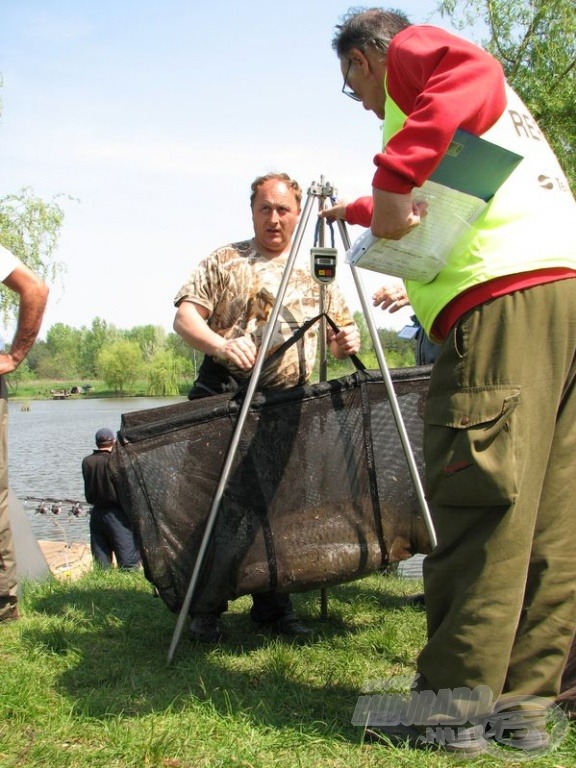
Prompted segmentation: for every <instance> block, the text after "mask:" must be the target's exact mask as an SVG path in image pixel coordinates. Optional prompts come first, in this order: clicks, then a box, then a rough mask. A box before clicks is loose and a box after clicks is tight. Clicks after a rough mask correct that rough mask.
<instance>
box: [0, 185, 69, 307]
mask: <svg viewBox="0 0 576 768" xmlns="http://www.w3.org/2000/svg"><path fill="white" fill-rule="evenodd" d="M56 200H57V199H56V198H54V199H52V200H50V201H45V200H42V199H41V198H40V197H37V196H36V195H35V194H34V193H33V191H32V190H31V189H30V188H29V187H24V188H23V189H21V190H20V191H19V192H15V193H14V194H9V195H4V196H3V197H0V245H3V246H4V247H5V248H8V250H9V251H12V253H13V254H14V255H15V256H17V257H18V258H19V259H20V261H22V262H23V263H24V264H26V266H28V267H30V269H31V270H32V271H33V272H35V273H36V274H37V275H40V277H42V279H43V280H45V281H46V282H48V283H53V282H54V281H55V280H56V278H57V276H58V275H59V274H60V273H61V272H62V271H63V269H64V268H63V265H62V264H61V263H59V262H58V261H56V260H55V258H54V252H55V250H56V246H57V244H58V237H59V235H60V229H61V227H62V221H63V219H64V211H63V210H62V208H61V207H60V205H59V204H58V203H57V202H56ZM18 304H19V297H18V295H17V294H16V293H14V292H13V291H9V290H8V289H7V288H6V286H4V285H2V284H0V315H1V317H2V319H3V320H4V321H7V320H8V319H10V318H14V317H15V315H16V314H17V312H18Z"/></svg>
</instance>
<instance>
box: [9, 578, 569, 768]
mask: <svg viewBox="0 0 576 768" xmlns="http://www.w3.org/2000/svg"><path fill="white" fill-rule="evenodd" d="M420 588H421V584H420V583H419V582H418V581H417V580H413V579H401V578H397V577H394V576H382V575H374V576H371V577H369V578H366V579H363V580H361V581H358V582H354V583H352V584H347V585H342V586H340V587H336V588H332V589H330V590H328V596H329V617H328V620H326V621H321V620H320V619H319V618H318V593H317V592H311V593H308V594H303V595H297V596H295V602H296V606H297V609H298V612H299V613H300V614H301V615H302V616H303V617H304V618H306V620H307V621H308V622H310V624H311V625H312V626H313V627H314V629H315V631H316V636H315V639H314V640H313V641H311V642H310V643H309V644H306V645H303V646H292V645H286V644H284V643H282V642H281V641H278V640H272V639H269V638H267V637H265V636H263V635H259V634H256V633H255V631H254V629H253V626H252V624H251V622H250V619H249V617H248V615H247V610H248V607H249V604H250V601H249V598H241V599H240V600H237V601H235V602H234V603H233V604H232V605H231V611H230V613H228V614H226V616H225V626H226V630H227V640H226V641H225V642H224V643H222V644H221V645H220V646H218V647H214V648H210V647H199V646H194V645H192V644H191V643H190V642H189V641H188V640H187V639H186V638H185V637H183V638H182V641H181V644H180V646H179V648H178V651H177V653H176V657H175V659H174V662H173V664H172V665H171V666H170V667H167V666H166V654H167V650H168V646H169V644H170V640H171V637H172V632H173V630H174V625H175V617H174V615H173V614H171V613H170V612H169V611H168V610H167V609H166V607H165V606H164V604H163V603H162V602H161V601H160V600H159V599H158V598H155V597H153V595H152V592H151V588H150V585H149V584H148V583H147V582H146V581H145V579H144V577H143V576H142V575H141V574H130V573H127V574H125V573H118V572H107V573H90V574H87V575H86V576H84V577H82V578H81V579H80V580H79V581H77V582H74V583H70V582H57V581H48V582H45V583H43V584H37V585H28V586H27V588H26V590H25V595H24V601H23V618H22V619H21V621H19V622H14V623H13V624H10V625H6V626H3V627H1V628H0V635H1V642H2V646H1V650H0V654H1V659H2V661H1V663H2V674H1V676H0V766H2V768H16V767H18V768H20V766H26V767H27V768H28V767H29V768H35V767H36V766H37V767H38V768H40V766H41V767H42V768H46V766H50V768H64V767H66V768H88V767H89V766H90V768H92V767H96V766H98V767H99V768H100V767H102V768H156V767H158V768H217V767H219V766H220V767H226V768H228V767H230V768H231V767H232V766H235V767H237V766H243V767H244V768H296V767H298V768H316V766H318V767H320V766H322V768H377V767H380V766H422V767H424V766H450V765H452V766H453V765H458V764H464V763H466V764H468V765H469V764H470V763H469V761H462V762H461V763H460V761H458V760H456V759H455V758H452V757H450V756H446V755H441V754H433V753H432V754H429V753H425V752H413V751H408V750H403V749H393V748H387V747H384V746H381V745H370V744H367V743H363V741H362V732H361V729H360V728H358V727H355V726H352V725H351V722H350V720H351V716H352V713H353V711H354V707H355V705H356V701H357V698H358V695H359V693H360V690H361V687H362V685H363V684H365V683H366V682H367V681H375V680H383V679H386V678H389V677H390V676H396V675H403V676H408V677H409V676H411V675H412V673H413V670H414V659H415V657H416V654H417V652H418V649H419V648H420V646H421V644H422V642H423V640H424V634H425V618H424V612H423V610H422V609H421V608H418V607H416V606H413V605H411V604H409V603H408V602H407V600H406V597H407V596H408V595H410V594H413V593H415V592H417V591H419V589H420ZM575 747H576V739H575V738H574V735H573V734H570V735H569V736H568V738H567V739H566V740H565V741H564V742H563V743H562V744H561V746H560V747H559V748H558V749H557V750H556V751H555V752H552V753H550V754H549V755H547V756H545V757H543V758H539V759H537V760H534V761H533V762H534V764H535V765H538V766H546V768H553V767H554V768H556V767H557V766H563V767H564V768H576V757H575ZM474 764H475V765H480V766H496V765H500V766H504V765H505V764H506V763H504V762H503V761H502V760H499V759H496V758H493V757H482V758H480V759H477V760H476V761H475V763H474ZM508 764H509V765H515V764H518V765H519V764H520V763H515V762H511V761H508Z"/></svg>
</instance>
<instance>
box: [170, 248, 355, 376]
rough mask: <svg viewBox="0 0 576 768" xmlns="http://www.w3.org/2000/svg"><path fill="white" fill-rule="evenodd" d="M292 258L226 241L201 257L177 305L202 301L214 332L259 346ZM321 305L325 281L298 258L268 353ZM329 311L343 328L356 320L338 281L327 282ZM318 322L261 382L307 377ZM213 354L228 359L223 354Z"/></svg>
mask: <svg viewBox="0 0 576 768" xmlns="http://www.w3.org/2000/svg"><path fill="white" fill-rule="evenodd" d="M287 260H288V255H287V254H286V255H284V254H283V255H281V256H276V257H274V258H272V259H270V258H267V257H265V256H261V255H260V254H259V253H258V251H257V250H256V246H255V243H254V240H245V241H242V242H239V243H231V244H230V245H225V246H224V247H223V248H219V249H218V250H216V251H214V252H213V253H211V254H210V256H208V257H207V258H205V259H203V260H202V261H201V262H200V264H199V265H198V267H197V268H196V269H195V270H194V271H193V272H192V274H191V275H190V277H189V279H188V281H187V282H186V283H185V285H183V286H182V288H181V289H180V291H179V292H178V294H177V295H176V298H175V299H174V303H175V304H176V306H178V304H180V303H181V302H182V301H191V302H194V303H195V304H199V305H200V306H201V307H204V308H205V309H207V310H208V312H209V317H208V324H209V326H210V328H211V329H212V330H213V331H214V332H215V333H218V334H219V335H220V336H222V337H224V338H226V339H230V338H236V337H238V336H250V337H251V338H252V340H253V342H254V344H255V345H256V347H259V346H260V344H261V343H262V337H263V335H264V329H265V326H266V323H267V321H268V317H269V315H270V312H271V310H272V306H273V304H274V300H275V297H276V295H277V292H278V288H279V286H280V281H281V280H282V277H283V275H284V269H285V267H286V262H287ZM319 311H320V286H319V285H318V284H317V283H316V282H314V280H313V279H312V277H311V276H310V270H309V266H308V264H306V266H303V265H302V264H298V263H296V264H295V265H294V268H293V270H292V275H291V277H290V281H289V283H288V287H287V290H286V294H285V296H284V302H283V306H282V308H281V309H280V313H279V315H278V320H277V322H276V327H275V328H274V333H273V335H272V339H271V342H270V346H269V348H268V355H271V354H273V352H274V350H276V349H277V348H278V347H279V346H280V345H281V344H283V343H284V341H286V340H287V339H288V338H290V337H291V336H292V334H293V333H294V331H295V330H297V329H298V328H299V327H300V326H301V325H302V324H303V323H304V322H305V321H306V320H309V319H311V318H312V317H314V316H315V315H317V314H318V313H319ZM325 311H326V313H327V314H328V315H329V316H330V317H331V318H332V320H333V321H334V322H335V323H336V325H337V326H338V327H339V328H344V327H345V326H348V325H354V319H353V317H352V315H351V313H350V310H349V308H348V306H347V304H346V302H345V300H344V297H343V296H342V294H341V293H340V291H339V290H338V288H336V286H335V285H334V283H331V284H329V285H327V286H326V298H325ZM319 325H320V323H315V324H314V325H313V326H312V328H311V329H309V330H308V331H307V332H306V334H305V335H304V338H303V339H302V340H301V341H300V342H298V343H297V344H294V345H293V346H292V347H290V348H289V349H288V350H287V351H286V352H285V353H284V355H282V357H281V358H280V360H278V361H276V363H275V364H274V365H273V366H272V368H271V369H270V370H268V369H263V370H262V373H261V377H260V382H259V384H260V385H261V386H262V387H269V388H278V387H282V388H284V387H293V386H296V385H298V384H303V383H305V382H306V381H308V379H309V378H310V376H311V374H312V369H313V367H314V362H315V359H316V348H317V342H318V327H319ZM214 360H215V361H216V362H217V363H220V364H223V363H222V360H219V359H217V358H214ZM229 370H230V372H231V373H233V374H234V375H235V376H239V375H240V376H248V375H249V373H246V372H242V371H239V370H238V369H237V368H236V367H235V366H233V365H230V366H229Z"/></svg>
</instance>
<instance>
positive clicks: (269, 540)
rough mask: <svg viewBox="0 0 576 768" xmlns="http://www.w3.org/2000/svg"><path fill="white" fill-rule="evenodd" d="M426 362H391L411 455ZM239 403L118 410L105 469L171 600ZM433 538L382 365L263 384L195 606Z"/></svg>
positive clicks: (182, 586) (352, 566) (339, 578)
mask: <svg viewBox="0 0 576 768" xmlns="http://www.w3.org/2000/svg"><path fill="white" fill-rule="evenodd" d="M429 372H430V369H429V368H428V367H419V368H406V369H397V370H393V371H392V372H391V375H392V379H393V382H394V389H395V391H396V394H397V396H398V402H399V404H400V409H401V412H402V415H403V419H404V423H405V426H406V430H407V432H408V435H409V438H410V442H411V445H412V448H413V450H414V454H415V457H416V461H417V463H418V464H419V466H421V464H422V426H423V422H422V413H423V404H424V398H425V394H426V391H427V388H428V377H429ZM240 408H241V401H240V400H238V399H234V398H232V399H231V397H230V395H217V396H214V397H208V398H203V399H200V400H193V401H187V402H183V403H179V404H177V405H171V406H165V407H161V408H153V409H148V410H144V411H136V412H131V413H127V414H124V415H123V417H122V424H121V429H120V432H119V434H118V437H119V441H118V443H117V447H116V449H115V451H114V452H113V455H112V458H111V462H110V465H109V466H110V467H111V470H112V472H113V476H114V482H115V485H116V487H117V489H118V492H119V495H120V498H121V501H122V504H123V505H124V506H125V508H126V509H127V510H128V511H129V513H130V516H131V518H132V521H133V525H134V529H135V534H136V537H137V539H138V542H139V546H140V550H141V554H142V558H143V563H144V569H145V573H146V576H147V578H148V579H149V580H150V581H151V582H152V583H153V584H154V585H155V586H156V588H157V589H158V591H159V593H160V595H161V597H162V598H163V600H164V601H165V602H166V604H167V605H168V606H169V607H170V608H171V609H172V610H174V611H177V610H179V609H180V607H181V605H182V602H183V600H184V597H185V595H186V590H187V587H188V584H189V581H190V577H191V574H192V571H193V569H194V564H195V560H196V557H197V554H198V550H199V547H200V543H201V541H202V535H203V531H204V528H205V525H206V520H207V518H208V515H209V512H210V509H211V507H212V504H213V499H214V495H215V491H216V489H217V487H218V484H219V481H220V477H221V472H222V468H223V465H224V462H225V460H226V457H227V453H228V447H229V444H230V440H231V438H232V435H233V430H234V427H235V424H236V422H237V417H238V415H239V412H240ZM427 551H429V542H428V536H427V533H426V529H425V526H424V522H423V520H422V516H421V512H420V508H419V504H418V500H417V496H416V493H415V490H414V486H413V483H412V480H411V477H410V473H409V470H408V465H407V462H406V458H405V455H404V450H403V448H402V444H401V441H400V437H399V434H398V429H397V427H396V423H395V419H394V415H393V412H392V409H391V406H390V402H389V399H388V396H387V391H386V385H385V383H384V382H383V380H382V376H381V374H380V372H379V371H378V372H373V371H366V372H357V373H354V374H352V375H350V376H344V377H342V378H339V379H334V380H331V381H326V382H319V383H317V384H312V385H306V386H302V387H296V388H294V389H290V390H268V391H266V392H258V393H256V395H255V396H254V398H253V401H252V403H251V406H250V409H249V411H248V414H247V418H246V421H245V423H244V426H243V429H242V433H241V436H240V440H239V444H238V449H237V452H236V455H235V459H234V463H233V466H232V470H231V473H230V476H229V479H228V482H227V484H226V487H225V490H224V494H223V496H222V499H221V502H220V505H219V507H218V516H217V519H216V522H215V525H214V529H213V531H212V536H211V540H210V545H209V547H208V550H207V553H206V557H205V560H204V564H203V568H202V571H201V574H200V580H199V582H198V587H197V589H196V590H195V593H196V596H195V597H194V600H193V603H192V609H193V610H194V611H206V612H210V611H212V610H215V609H216V608H217V606H218V605H219V604H221V602H222V601H223V600H226V599H229V598H234V597H238V596H239V595H242V594H248V593H251V592H267V591H270V590H277V591H284V592H294V591H305V590H308V589H313V588H318V587H321V586H326V585H329V584H335V583H342V582H346V581H351V580H354V579H357V578H359V577H361V576H363V575H366V574H368V573H371V572H374V571H376V570H378V569H381V568H383V567H384V566H386V565H388V564H390V563H393V562H398V561H400V560H403V559H405V558H407V557H409V556H410V555H412V554H415V553H417V552H427Z"/></svg>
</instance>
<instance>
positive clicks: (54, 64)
mask: <svg viewBox="0 0 576 768" xmlns="http://www.w3.org/2000/svg"><path fill="white" fill-rule="evenodd" d="M349 5H350V3H349V2H346V1H344V2H340V0H323V2H318V1H317V0H291V2H290V3H270V2H265V1H264V0H250V2H236V1H234V0H212V2H203V1H198V2H195V1H194V0H19V1H18V2H17V3H14V2H11V0H0V75H1V77H2V82H3V87H2V88H1V89H0V98H1V100H2V116H1V118H0V196H4V195H7V194H11V193H15V192H17V191H18V190H20V189H21V188H23V187H30V188H31V189H32V190H33V192H34V194H35V195H37V196H40V197H42V198H43V199H45V200H52V199H56V200H57V202H58V204H59V205H60V206H61V207H62V208H63V210H64V212H65V219H64V225H63V228H62V231H61V236H60V240H59V244H58V248H57V251H56V253H55V255H54V257H55V259H56V260H57V261H59V262H61V263H62V264H63V265H64V267H65V272H64V274H63V276H62V278H61V279H60V280H59V281H58V282H57V283H56V284H54V285H53V286H52V289H51V294H50V299H49V306H48V309H47V311H46V314H45V318H44V323H43V327H42V331H41V337H45V334H46V331H47V330H48V329H49V328H50V327H51V326H52V325H54V324H55V323H65V324H67V325H70V326H72V327H74V328H80V327H82V326H87V327H89V326H90V325H91V323H92V320H93V319H94V318H95V317H100V318H102V319H104V320H106V321H107V322H108V323H109V324H111V325H115V326H116V327H117V328H121V329H127V328H132V327H134V326H136V325H147V324H152V325H160V326H162V327H163V328H165V329H166V330H167V331H170V330H171V329H172V321H173V317H174V312H175V310H174V306H173V298H174V296H175V294H176V293H177V291H178V289H179V288H180V286H181V285H182V284H183V283H184V281H185V280H186V278H187V277H188V275H189V273H190V272H191V271H192V269H193V268H194V267H195V265H196V264H197V263H198V262H199V261H200V260H201V259H202V258H203V257H204V256H206V255H208V254H209V253H210V252H211V251H213V250H215V249H216V248H217V247H219V246H221V245H224V244H226V243H228V242H232V241H235V240H241V239H247V238H249V237H250V236H251V235H252V233H253V230H252V224H251V217H250V206H249V195H250V184H251V182H252V180H253V179H254V178H255V177H256V176H258V175H260V174H262V173H266V172H268V171H286V172H288V173H289V174H290V175H291V176H293V177H294V178H296V179H297V180H298V181H299V183H300V185H301V186H302V188H303V190H304V192H305V195H306V192H307V190H308V189H309V187H310V185H311V184H312V183H313V182H319V181H320V179H321V178H323V179H324V181H326V182H328V183H329V184H331V185H332V186H333V187H334V189H335V190H336V192H337V195H338V197H339V198H340V199H346V200H352V199H355V198H356V197H358V196H360V195H365V194H369V193H370V189H371V180H372V176H373V173H374V166H373V163H372V159H373V157H374V155H375V154H376V153H377V152H378V147H379V144H380V124H379V122H378V120H377V118H376V117H375V116H374V115H373V114H372V113H369V112H366V111H364V110H363V108H362V105H361V104H357V103H355V102H353V101H352V100H351V99H349V98H347V97H346V96H344V95H343V94H342V93H341V87H342V76H341V74H340V68H339V63H338V59H337V58H336V55H335V54H334V52H333V51H332V48H331V39H332V36H333V32H334V27H335V25H336V24H338V22H339V21H340V20H341V17H342V15H343V14H344V13H346V11H347V9H348V7H349ZM368 5H369V4H368ZM386 7H387V6H386ZM435 7H436V2H435V0H408V1H407V2H404V3H403V4H401V5H400V8H401V10H403V11H404V12H405V13H406V14H407V15H408V17H409V18H410V20H411V21H412V22H415V23H421V22H431V23H435V24H438V25H439V26H443V27H446V28H450V25H449V22H448V20H446V19H442V18H441V17H440V16H438V15H437V14H435ZM316 212H317V205H316V201H314V208H313V211H312V213H311V215H310V218H309V225H308V227H307V229H306V233H305V235H304V239H303V241H302V246H301V249H300V252H299V255H301V256H303V257H306V258H307V254H308V253H309V250H310V248H311V247H312V246H313V244H314V243H313V239H314V224H315V221H316ZM348 231H349V235H350V238H351V240H352V241H353V240H354V239H355V238H356V237H358V236H359V235H360V234H361V233H362V231H363V230H361V229H360V228H358V227H350V228H349V230H348ZM327 237H328V238H329V234H328V233H327ZM327 244H328V243H327ZM336 246H337V247H338V249H339V257H338V259H339V261H338V282H339V284H340V285H341V287H342V289H343V291H344V294H345V295H346V297H347V299H348V300H349V302H350V304H351V306H352V308H353V309H354V310H356V309H360V302H359V299H358V294H357V291H356V289H355V287H354V285H353V281H352V279H351V275H350V268H349V267H348V266H347V265H346V264H344V248H343V245H342V242H341V239H340V237H339V234H338V233H336ZM361 272H362V275H363V282H364V286H365V289H366V291H367V293H368V295H371V293H372V291H373V290H374V289H375V288H376V287H377V286H378V285H380V284H381V283H382V282H383V280H384V279H385V278H383V276H381V275H378V274H376V273H370V272H367V271H365V270H361ZM375 312H377V314H375V317H376V320H377V324H378V325H379V326H382V327H397V328H400V327H402V326H403V325H404V324H405V323H406V322H408V318H409V315H410V310H409V308H407V309H405V310H402V311H401V312H400V313H398V314H397V316H391V315H389V314H388V313H386V315H385V316H383V313H382V312H381V310H375Z"/></svg>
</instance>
